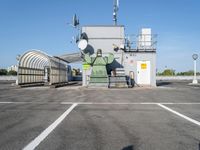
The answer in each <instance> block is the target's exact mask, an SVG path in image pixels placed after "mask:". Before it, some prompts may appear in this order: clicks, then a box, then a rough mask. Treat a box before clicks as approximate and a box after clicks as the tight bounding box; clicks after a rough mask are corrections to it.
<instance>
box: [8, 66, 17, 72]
mask: <svg viewBox="0 0 200 150" xmlns="http://www.w3.org/2000/svg"><path fill="white" fill-rule="evenodd" d="M11 70H12V71H16V72H17V70H18V67H17V65H12V66H10V67H8V68H7V71H8V72H9V71H11Z"/></svg>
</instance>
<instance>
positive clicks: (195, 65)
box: [192, 54, 198, 84]
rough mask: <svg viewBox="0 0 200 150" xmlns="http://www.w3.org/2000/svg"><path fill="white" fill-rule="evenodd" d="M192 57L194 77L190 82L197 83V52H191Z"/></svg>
mask: <svg viewBox="0 0 200 150" xmlns="http://www.w3.org/2000/svg"><path fill="white" fill-rule="evenodd" d="M192 58H193V60H194V78H193V81H192V83H193V84H198V80H197V61H196V60H197V59H198V54H193V55H192Z"/></svg>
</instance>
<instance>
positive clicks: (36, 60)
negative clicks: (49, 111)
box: [18, 49, 67, 85]
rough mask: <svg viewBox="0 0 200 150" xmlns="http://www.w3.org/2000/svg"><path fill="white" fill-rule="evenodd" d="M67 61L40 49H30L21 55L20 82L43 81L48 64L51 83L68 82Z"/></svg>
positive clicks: (19, 65) (19, 63)
mask: <svg viewBox="0 0 200 150" xmlns="http://www.w3.org/2000/svg"><path fill="white" fill-rule="evenodd" d="M65 63H66V62H64V61H62V60H60V59H59V58H56V57H51V56H49V55H47V54H46V53H44V52H42V51H40V50H36V49H32V50H28V51H27V52H25V53H24V54H23V55H22V56H21V57H20V59H19V62H18V69H19V71H18V84H19V85H20V84H30V83H38V82H40V83H43V82H44V76H45V70H44V69H45V67H46V66H48V67H49V68H50V82H49V84H55V83H60V82H67V78H66V76H67V68H66V64H65ZM60 78H61V80H60Z"/></svg>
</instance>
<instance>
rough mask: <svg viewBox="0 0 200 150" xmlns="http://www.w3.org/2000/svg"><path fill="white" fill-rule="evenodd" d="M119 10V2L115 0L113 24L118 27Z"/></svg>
mask: <svg viewBox="0 0 200 150" xmlns="http://www.w3.org/2000/svg"><path fill="white" fill-rule="evenodd" d="M118 10H119V0H114V5H113V23H114V25H115V26H116V25H117V12H118Z"/></svg>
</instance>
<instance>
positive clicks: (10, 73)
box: [7, 70, 17, 75]
mask: <svg viewBox="0 0 200 150" xmlns="http://www.w3.org/2000/svg"><path fill="white" fill-rule="evenodd" d="M7 75H17V72H16V71H14V70H10V71H9V72H8V73H7Z"/></svg>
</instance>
